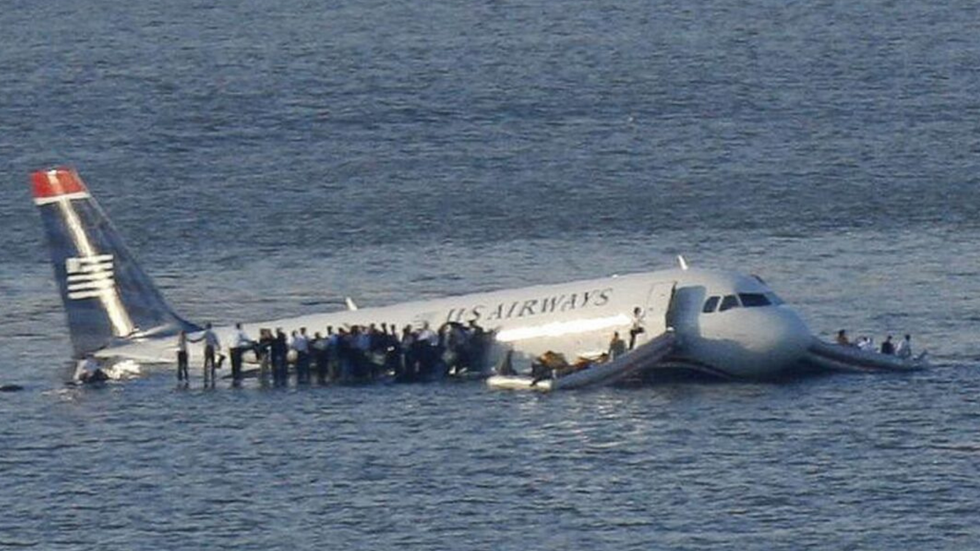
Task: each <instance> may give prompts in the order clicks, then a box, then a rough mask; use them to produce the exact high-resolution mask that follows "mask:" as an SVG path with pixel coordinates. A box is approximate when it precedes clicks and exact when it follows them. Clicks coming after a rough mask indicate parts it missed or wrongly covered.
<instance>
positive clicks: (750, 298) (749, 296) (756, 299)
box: [738, 293, 770, 308]
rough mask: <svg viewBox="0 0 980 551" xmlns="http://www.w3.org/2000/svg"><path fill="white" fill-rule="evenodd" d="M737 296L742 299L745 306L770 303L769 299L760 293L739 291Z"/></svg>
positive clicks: (754, 306)
mask: <svg viewBox="0 0 980 551" xmlns="http://www.w3.org/2000/svg"><path fill="white" fill-rule="evenodd" d="M738 298H739V299H740V300H741V301H742V306H744V307H746V308H758V307H760V306H769V305H770V302H769V299H768V298H767V297H766V295H763V294H762V293H739V294H738Z"/></svg>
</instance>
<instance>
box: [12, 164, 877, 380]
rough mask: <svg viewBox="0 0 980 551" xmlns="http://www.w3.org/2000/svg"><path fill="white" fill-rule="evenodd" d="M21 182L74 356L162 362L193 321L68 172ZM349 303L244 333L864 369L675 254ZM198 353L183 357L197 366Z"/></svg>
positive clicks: (747, 287) (732, 281)
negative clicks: (413, 334)
mask: <svg viewBox="0 0 980 551" xmlns="http://www.w3.org/2000/svg"><path fill="white" fill-rule="evenodd" d="M31 183H32V188H33V197H34V202H35V204H36V205H37V207H38V210H39V212H40V216H41V219H42V222H43V225H44V228H45V235H46V238H47V243H48V248H49V252H50V255H51V261H52V264H53V267H54V275H55V279H56V280H57V283H58V288H59V291H60V294H61V298H62V301H63V304H64V308H65V312H66V314H67V321H68V329H69V334H70V337H71V343H72V346H73V355H74V357H75V358H76V359H78V358H83V357H86V356H87V355H94V356H95V357H97V358H102V359H126V360H130V361H136V362H140V363H144V364H145V363H149V364H157V363H163V364H170V365H172V364H173V363H174V361H175V356H176V352H175V347H176V335H177V333H178V332H179V331H182V330H183V331H186V332H187V333H188V334H189V335H191V337H192V338H193V337H194V336H195V334H199V333H200V332H201V331H203V329H202V327H201V326H200V325H198V324H195V323H192V322H190V321H188V320H186V319H185V318H183V317H181V316H180V315H178V314H177V313H175V312H174V310H172V309H171V308H170V306H169V305H168V304H167V302H166V301H165V300H164V298H163V296H162V295H161V294H160V292H159V291H158V290H157V288H156V287H155V286H154V284H153V282H152V280H151V279H150V278H149V276H147V275H146V273H145V272H144V271H143V270H142V269H141V268H140V266H139V264H138V263H137V262H136V259H135V257H134V256H133V255H132V253H131V252H130V251H129V250H128V249H127V248H126V246H125V245H124V243H123V241H122V239H121V237H120V236H119V234H118V232H117V231H116V229H115V228H114V227H113V225H112V223H111V221H110V220H109V217H108V216H107V215H106V213H105V212H104V211H103V210H102V208H101V207H100V206H99V204H98V203H97V202H96V200H95V199H94V198H93V197H92V195H91V194H90V192H89V190H88V187H87V186H86V185H85V183H84V182H83V181H82V179H81V177H80V176H79V175H78V173H77V172H76V171H75V170H74V169H72V168H54V169H50V170H40V171H37V172H34V173H33V174H32V175H31ZM346 303H347V306H348V309H347V310H343V311H336V312H328V313H322V314H313V315H305V316H300V317H294V318H289V319H276V320H269V321H263V322H257V323H243V324H242V327H243V329H244V330H245V331H246V333H247V334H249V335H252V336H255V335H256V334H257V333H258V330H259V329H260V328H278V327H282V328H283V329H284V330H285V331H286V332H287V334H288V333H290V332H291V331H293V330H297V329H299V328H301V327H306V328H309V330H310V332H315V331H324V329H325V328H326V327H327V326H332V327H336V328H339V327H344V326H355V325H359V326H367V325H369V324H372V323H373V324H381V323H388V324H391V325H392V326H393V327H398V328H401V327H403V326H405V325H411V326H413V327H415V328H419V327H422V326H424V325H428V326H430V327H431V328H433V329H435V328H437V327H439V326H441V325H443V324H444V323H447V322H455V323H468V322H470V321H473V322H475V323H477V324H479V326H481V327H483V328H486V329H488V330H490V331H491V332H492V333H491V334H492V336H493V343H492V346H491V347H490V350H489V351H488V354H487V357H486V358H485V362H486V364H487V365H494V364H495V363H497V362H499V361H500V360H501V359H502V358H503V357H504V356H505V355H507V353H508V352H510V356H511V358H512V361H513V362H514V364H513V365H514V367H515V368H517V369H522V368H527V367H528V366H530V364H531V362H532V361H533V360H534V359H535V358H537V357H539V356H540V355H541V354H544V353H546V352H557V353H561V354H563V355H564V356H565V357H567V358H579V357H584V358H595V357H597V356H599V355H600V354H601V353H603V352H605V351H606V350H607V348H608V345H609V342H610V337H611V336H612V335H613V333H614V332H618V333H619V334H620V335H624V336H626V335H630V334H631V331H633V330H635V329H637V328H642V332H639V333H636V332H635V331H634V332H633V333H632V334H633V335H634V336H635V337H636V341H637V342H636V343H635V344H636V346H637V347H643V346H644V345H647V344H648V343H662V339H661V337H662V336H663V335H666V334H667V333H668V332H670V333H672V334H673V337H674V338H672V340H671V342H672V345H671V346H668V347H662V348H663V349H664V350H663V353H658V354H656V355H651V356H650V360H649V363H650V365H649V366H648V367H647V368H645V369H650V370H655V369H657V368H660V367H664V368H668V367H669V368H671V369H677V368H680V369H685V370H691V371H694V372H699V373H708V374H711V375H715V376H719V377H723V378H731V379H766V378H772V377H777V376H782V375H784V374H786V373H793V372H795V371H796V370H805V369H806V368H807V367H808V366H809V367H812V365H818V366H820V367H826V368H828V369H836V370H840V369H844V370H848V369H862V368H863V367H868V366H869V365H870V364H871V363H873V362H871V359H868V358H865V359H861V358H860V357H857V359H855V357H854V355H853V354H852V351H843V350H838V349H836V348H834V347H833V345H830V344H828V343H824V342H823V341H820V340H819V339H817V338H816V337H814V336H813V335H812V333H811V332H810V330H809V328H808V327H807V325H806V323H805V322H804V321H803V319H802V317H801V316H800V315H799V314H798V313H797V312H796V311H795V310H794V309H793V308H792V307H791V306H789V305H788V304H786V303H785V302H784V301H783V300H781V299H780V298H779V296H777V295H776V293H775V292H774V291H773V290H772V289H771V288H770V287H769V286H768V285H767V284H766V283H765V282H764V281H763V280H762V279H761V278H760V277H758V276H754V275H745V274H740V273H737V272H732V271H724V270H710V269H697V268H692V267H689V266H688V265H687V263H686V262H685V261H684V260H683V258H680V266H679V267H678V268H674V269H667V270H661V271H654V272H647V273H634V274H628V275H621V276H612V277H605V278H599V279H589V280H584V281H574V282H570V283H562V284H557V285H537V286H532V287H525V288H521V289H507V290H500V291H493V292H484V293H476V294H469V295H461V296H450V297H445V298H440V299H435V300H426V301H416V302H407V303H402V304H395V305H390V306H382V307H358V306H357V305H355V304H354V302H353V300H351V299H350V298H349V297H348V298H346ZM214 331H215V332H216V333H217V335H218V337H219V339H220V340H221V341H222V342H223V343H227V342H230V341H231V336H232V334H233V333H232V332H233V327H232V326H231V325H229V326H228V327H215V328H214ZM651 345H652V344H651ZM658 346H659V345H658ZM193 348H196V347H193ZM195 352H196V351H195V350H193V349H192V350H191V356H192V357H191V360H192V361H194V360H195V359H198V360H199V359H200V357H198V358H195V356H196V354H195ZM872 359H873V360H874V361H875V362H878V363H879V364H880V363H881V360H880V359H879V358H872ZM877 367H880V365H879V366H877Z"/></svg>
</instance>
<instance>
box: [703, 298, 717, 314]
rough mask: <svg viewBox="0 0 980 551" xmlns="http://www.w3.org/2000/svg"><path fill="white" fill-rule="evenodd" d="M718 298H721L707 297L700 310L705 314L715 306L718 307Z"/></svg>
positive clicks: (713, 309) (712, 310)
mask: <svg viewBox="0 0 980 551" xmlns="http://www.w3.org/2000/svg"><path fill="white" fill-rule="evenodd" d="M719 300H721V297H709V298H708V300H706V301H704V308H702V309H701V311H702V312H704V313H705V314H710V313H712V312H714V311H715V308H717V307H718V301H719Z"/></svg>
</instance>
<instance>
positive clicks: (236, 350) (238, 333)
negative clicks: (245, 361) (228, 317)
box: [228, 323, 255, 384]
mask: <svg viewBox="0 0 980 551" xmlns="http://www.w3.org/2000/svg"><path fill="white" fill-rule="evenodd" d="M254 345H255V343H254V342H253V341H252V339H250V338H249V336H248V334H247V333H245V330H243V329H242V324H240V323H236V324H235V335H234V337H232V344H231V347H230V348H229V349H228V353H229V354H230V355H231V381H232V383H233V384H238V383H240V382H241V380H242V356H243V355H244V354H245V351H246V350H248V349H250V348H253V347H254Z"/></svg>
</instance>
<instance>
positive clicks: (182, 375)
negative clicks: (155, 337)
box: [177, 330, 191, 384]
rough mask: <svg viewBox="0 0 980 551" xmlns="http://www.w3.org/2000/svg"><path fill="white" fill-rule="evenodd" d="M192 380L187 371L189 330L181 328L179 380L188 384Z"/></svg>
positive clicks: (178, 363) (178, 343) (178, 336)
mask: <svg viewBox="0 0 980 551" xmlns="http://www.w3.org/2000/svg"><path fill="white" fill-rule="evenodd" d="M190 380H191V378H190V375H189V374H188V373H187V331H184V330H181V331H180V333H177V382H179V383H185V384H186V383H189V382H190Z"/></svg>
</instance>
